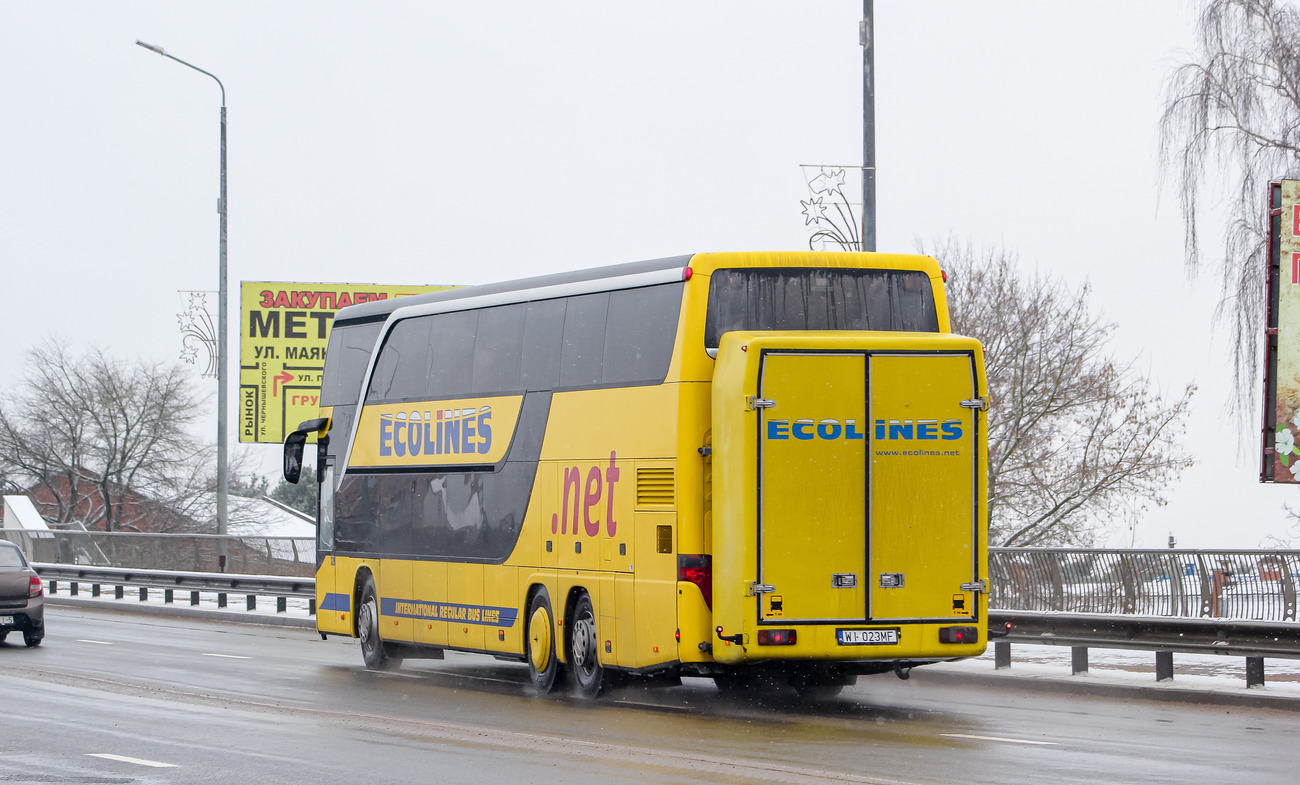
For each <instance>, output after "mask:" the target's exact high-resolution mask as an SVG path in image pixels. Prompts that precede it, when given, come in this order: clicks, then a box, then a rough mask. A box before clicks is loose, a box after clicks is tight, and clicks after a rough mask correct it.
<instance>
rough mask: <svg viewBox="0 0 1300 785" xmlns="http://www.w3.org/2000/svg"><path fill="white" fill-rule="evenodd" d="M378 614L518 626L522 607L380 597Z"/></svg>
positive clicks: (487, 624) (494, 625) (491, 625)
mask: <svg viewBox="0 0 1300 785" xmlns="http://www.w3.org/2000/svg"><path fill="white" fill-rule="evenodd" d="M379 613H380V614H381V615H383V616H398V617H401V618H405V619H431V620H435V621H458V622H464V623H466V624H481V625H484V626H490V627H513V626H515V619H516V618H517V617H518V616H519V609H518V608H500V607H497V606H495V605H461V604H459V603H454V602H428V601H423V600H399V599H397V598H396V597H381V598H380V599H379Z"/></svg>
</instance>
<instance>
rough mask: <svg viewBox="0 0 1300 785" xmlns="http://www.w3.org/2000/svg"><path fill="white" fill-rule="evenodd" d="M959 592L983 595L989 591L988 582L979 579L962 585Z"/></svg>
mask: <svg viewBox="0 0 1300 785" xmlns="http://www.w3.org/2000/svg"><path fill="white" fill-rule="evenodd" d="M961 590H962V591H971V592H975V593H976V594H983V593H984V592H986V591H988V590H989V582H988V581H986V580H984V579H983V578H980V579H979V580H977V581H974V582H973V583H963V584H962V585H961Z"/></svg>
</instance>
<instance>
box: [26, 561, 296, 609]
mask: <svg viewBox="0 0 1300 785" xmlns="http://www.w3.org/2000/svg"><path fill="white" fill-rule="evenodd" d="M32 567H33V569H35V570H36V573H37V574H38V575H40V576H41V578H42V579H44V580H45V581H46V583H47V584H48V589H49V593H50V594H51V595H57V594H58V589H59V582H60V581H63V582H65V583H67V584H68V591H69V594H70V595H71V596H77V595H78V594H80V589H81V585H82V584H86V585H88V586H89V587H90V591H91V596H92V597H98V596H99V594H100V588H101V586H112V587H113V593H114V596H115V597H116V598H117V599H122V598H123V597H124V595H125V591H124V587H126V586H133V587H138V588H139V598H140V600H141V601H146V600H148V599H149V589H162V590H163V593H164V594H163V601H164V603H171V602H173V600H174V594H175V592H176V590H178V589H179V590H181V591H188V592H189V593H190V604H191V605H198V604H199V596H200V594H201V593H203V592H206V593H209V594H212V593H215V594H216V595H217V607H219V608H224V607H226V599H227V595H229V594H237V595H243V596H244V598H245V608H246V609H247V610H250V611H252V610H256V609H257V598H258V597H265V596H271V597H275V598H276V612H277V613H285V612H286V611H287V610H288V603H287V601H286V600H287V599H288V598H290V597H294V598H302V599H306V600H307V613H308V615H310V616H315V615H316V579H315V578H295V577H285V576H280V575H241V574H232V573H214V572H174V571H168V570H136V569H130V568H120V567H93V566H81V565H68V564H45V563H41V562H32Z"/></svg>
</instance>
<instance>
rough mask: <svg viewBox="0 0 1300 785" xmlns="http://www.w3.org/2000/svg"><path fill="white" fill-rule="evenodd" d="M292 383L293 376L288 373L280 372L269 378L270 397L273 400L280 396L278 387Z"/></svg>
mask: <svg viewBox="0 0 1300 785" xmlns="http://www.w3.org/2000/svg"><path fill="white" fill-rule="evenodd" d="M291 381H293V374H291V373H289V372H288V371H281V372H280V373H278V374H276V375H275V376H273V377H271V397H272V398H275V397H277V396H279V395H280V389H279V388H280V385H281V384H284V383H288V382H291Z"/></svg>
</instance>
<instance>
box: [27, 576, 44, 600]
mask: <svg viewBox="0 0 1300 785" xmlns="http://www.w3.org/2000/svg"><path fill="white" fill-rule="evenodd" d="M44 593H45V586H43V585H42V584H41V579H40V577H38V576H36V575H33V576H32V577H31V578H30V579H28V581H27V596H28V597H39V596H41V595H42V594H44Z"/></svg>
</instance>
